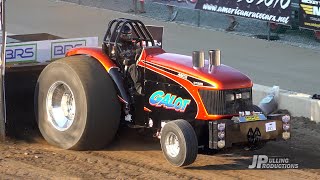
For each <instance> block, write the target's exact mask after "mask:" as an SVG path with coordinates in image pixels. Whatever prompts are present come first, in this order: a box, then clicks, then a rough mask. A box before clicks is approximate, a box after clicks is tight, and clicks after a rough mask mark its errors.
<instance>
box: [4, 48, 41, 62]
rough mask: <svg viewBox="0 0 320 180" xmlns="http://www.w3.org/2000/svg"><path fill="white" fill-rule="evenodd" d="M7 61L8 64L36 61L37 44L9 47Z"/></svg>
mask: <svg viewBox="0 0 320 180" xmlns="http://www.w3.org/2000/svg"><path fill="white" fill-rule="evenodd" d="M6 60H7V61H8V62H19V61H36V60H37V44H21V45H8V46H7V49H6Z"/></svg>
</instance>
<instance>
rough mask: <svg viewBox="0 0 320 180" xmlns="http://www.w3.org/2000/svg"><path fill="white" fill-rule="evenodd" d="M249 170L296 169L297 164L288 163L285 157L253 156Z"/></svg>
mask: <svg viewBox="0 0 320 180" xmlns="http://www.w3.org/2000/svg"><path fill="white" fill-rule="evenodd" d="M248 168H249V169H298V168H299V164H292V163H290V159H289V158H287V157H270V156H267V155H253V159H252V164H251V165H249V166H248Z"/></svg>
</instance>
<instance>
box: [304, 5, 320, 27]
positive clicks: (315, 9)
mask: <svg viewBox="0 0 320 180" xmlns="http://www.w3.org/2000/svg"><path fill="white" fill-rule="evenodd" d="M299 13H300V16H299V17H300V18H299V24H300V27H302V28H306V29H312V30H320V0H300V12H299Z"/></svg>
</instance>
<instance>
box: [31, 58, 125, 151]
mask: <svg viewBox="0 0 320 180" xmlns="http://www.w3.org/2000/svg"><path fill="white" fill-rule="evenodd" d="M35 93H36V94H35V111H36V118H37V122H38V126H39V129H40V132H41V134H42V135H43V137H44V138H45V139H46V140H47V141H48V142H49V143H50V144H52V145H55V146H58V147H61V148H63V149H73V150H88V149H101V148H103V147H105V146H106V145H107V144H109V143H110V142H111V141H112V139H113V138H114V136H115V134H116V132H117V130H118V127H119V123H120V114H121V112H120V111H121V109H120V104H119V101H118V98H117V95H116V90H115V88H114V84H113V82H112V79H111V78H110V76H109V75H108V73H107V72H106V70H105V69H104V68H103V66H102V65H101V64H100V63H99V62H98V61H96V60H95V59H93V58H91V57H88V56H73V57H66V58H63V59H60V60H57V61H55V62H53V63H51V64H49V65H48V66H47V67H46V68H45V69H44V70H43V71H42V73H41V74H40V76H39V79H38V82H37V85H36V91H35Z"/></svg>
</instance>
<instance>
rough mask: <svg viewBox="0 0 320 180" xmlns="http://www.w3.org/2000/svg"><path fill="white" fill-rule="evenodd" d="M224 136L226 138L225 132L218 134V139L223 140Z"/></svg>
mask: <svg viewBox="0 0 320 180" xmlns="http://www.w3.org/2000/svg"><path fill="white" fill-rule="evenodd" d="M224 136H225V134H224V132H223V131H221V132H218V137H219V139H223V138H224Z"/></svg>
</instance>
